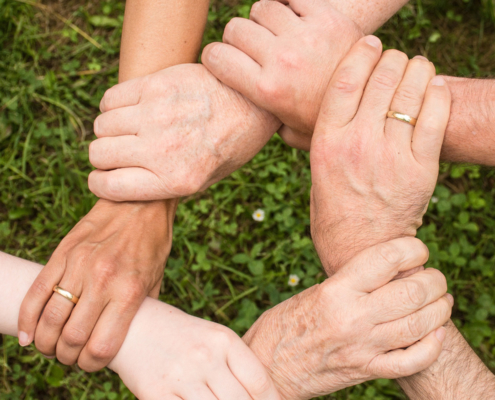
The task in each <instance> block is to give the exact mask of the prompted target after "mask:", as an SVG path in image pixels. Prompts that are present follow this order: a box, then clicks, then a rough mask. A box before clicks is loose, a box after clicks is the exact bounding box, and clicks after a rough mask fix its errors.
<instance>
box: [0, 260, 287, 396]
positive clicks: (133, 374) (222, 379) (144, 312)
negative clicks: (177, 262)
mask: <svg viewBox="0 0 495 400" xmlns="http://www.w3.org/2000/svg"><path fill="white" fill-rule="evenodd" d="M40 271H42V266H40V265H38V264H35V263H32V262H29V261H26V260H22V259H19V258H17V257H13V256H10V255H7V254H5V253H0V315H1V318H0V333H2V334H8V335H16V333H17V330H18V327H17V320H18V314H19V309H20V305H21V302H22V299H23V296H24V295H25V293H26V292H27V290H28V289H29V287H30V285H31V284H32V282H33V281H34V280H35V279H36V276H37V275H38V274H39V273H40ZM109 368H111V369H112V370H114V371H115V372H117V373H118V374H119V375H120V377H121V378H122V380H123V381H124V383H125V384H126V386H127V387H128V388H129V389H130V390H131V391H132V392H133V393H134V394H135V395H136V396H137V397H138V398H140V399H142V400H155V399H156V400H158V399H160V400H161V399H165V400H172V399H174V400H177V399H182V400H197V399H205V400H232V399H239V400H255V399H256V400H258V399H259V400H279V399H280V397H279V394H278V393H277V390H276V388H275V386H274V384H273V382H272V380H271V378H270V376H269V374H268V372H267V370H266V369H265V367H264V366H263V365H262V364H261V362H260V361H259V360H258V359H257V358H256V356H255V355H254V354H253V352H252V351H251V350H249V348H248V347H247V346H246V344H245V343H244V342H243V341H242V340H241V338H239V337H238V336H237V335H236V334H235V333H234V332H233V331H231V330H230V329H228V328H226V327H224V326H222V325H219V324H215V323H212V322H208V321H205V320H202V319H199V318H195V317H192V316H190V315H187V314H185V313H184V312H182V311H180V310H178V309H176V308H174V307H171V306H169V305H167V304H164V303H162V302H160V301H158V300H155V299H152V298H149V297H148V298H146V299H145V301H144V302H142V304H141V305H140V307H139V309H138V311H137V313H136V315H135V316H134V319H133V320H132V324H131V326H130V328H129V331H128V333H127V335H126V337H125V340H124V342H123V345H122V346H121V348H120V349H119V350H118V353H117V355H116V357H115V358H114V359H113V360H112V361H111V362H110V363H109Z"/></svg>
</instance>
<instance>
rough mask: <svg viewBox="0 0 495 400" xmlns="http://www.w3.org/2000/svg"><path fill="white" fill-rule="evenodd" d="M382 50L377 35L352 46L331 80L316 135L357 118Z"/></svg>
mask: <svg viewBox="0 0 495 400" xmlns="http://www.w3.org/2000/svg"><path fill="white" fill-rule="evenodd" d="M381 51H382V44H381V41H380V39H378V38H377V37H376V36H366V37H364V38H362V39H360V40H359V41H358V42H357V43H356V44H355V45H354V46H353V47H352V49H351V50H350V52H349V53H348V55H347V56H346V57H345V58H344V59H343V60H342V62H341V63H340V65H339V66H338V67H337V70H336V71H335V73H334V75H333V77H332V79H331V80H330V83H329V85H328V89H327V93H326V95H325V99H324V101H323V104H322V107H321V110H320V115H319V117H318V122H317V128H316V129H315V135H318V134H324V133H325V131H326V128H328V127H329V126H332V127H338V128H341V127H344V126H345V125H347V124H348V123H349V122H350V121H351V120H352V119H353V118H354V116H355V115H356V113H357V111H358V108H359V104H360V103H361V98H362V97H363V92H364V90H365V88H366V85H367V83H368V80H369V78H370V76H371V74H372V73H373V70H374V69H375V66H376V64H377V63H378V61H379V60H380V54H381Z"/></svg>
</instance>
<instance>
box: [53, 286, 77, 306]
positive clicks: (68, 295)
mask: <svg viewBox="0 0 495 400" xmlns="http://www.w3.org/2000/svg"><path fill="white" fill-rule="evenodd" d="M53 291H54V292H55V293H58V294H59V295H60V296H63V297H65V298H66V299H67V300H70V301H72V302H73V303H74V304H77V302H78V301H79V297H77V296H74V295H73V294H72V293H70V292H68V291H67V290H65V289H62V288H61V287H60V286H58V285H55V286H54V287H53Z"/></svg>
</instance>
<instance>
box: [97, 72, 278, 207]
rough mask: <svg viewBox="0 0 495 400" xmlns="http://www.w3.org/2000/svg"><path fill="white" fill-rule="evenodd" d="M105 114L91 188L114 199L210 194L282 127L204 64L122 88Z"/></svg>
mask: <svg viewBox="0 0 495 400" xmlns="http://www.w3.org/2000/svg"><path fill="white" fill-rule="evenodd" d="M101 109H102V111H103V114H102V115H100V116H99V117H98V118H97V119H96V121H95V134H96V136H97V137H98V139H97V140H95V141H94V142H93V143H91V146H90V149H89V157H90V161H91V163H92V164H93V165H94V166H95V167H96V168H98V170H97V171H93V172H92V173H91V174H90V176H89V187H90V189H91V191H92V192H93V193H94V194H96V195H97V196H99V197H102V198H105V199H108V200H114V201H123V200H128V201H132V200H157V199H168V198H175V197H181V196H187V195H191V194H194V193H196V192H197V191H200V190H204V189H206V188H207V187H209V186H210V185H212V184H213V183H215V182H217V181H219V180H221V179H223V178H224V177H226V176H227V175H229V174H230V173H232V172H233V171H235V170H236V169H237V168H239V167H240V166H242V165H244V164H245V163H246V162H248V161H249V160H251V158H252V157H254V156H255V155H256V154H257V153H258V151H259V150H260V149H261V148H262V147H263V146H264V145H265V144H266V142H267V141H268V140H269V139H270V138H271V136H272V135H273V133H274V132H275V131H276V130H277V128H278V127H279V126H280V121H278V120H277V119H276V118H275V117H273V116H272V115H270V114H269V113H268V112H266V111H262V110H260V109H259V108H257V107H256V106H255V105H254V104H252V103H251V102H249V101H248V100H246V99H245V98H244V97H243V96H241V95H240V94H239V93H237V92H235V91H234V90H232V89H230V88H228V87H227V86H225V85H223V84H222V83H220V82H219V81H218V80H217V79H216V78H215V77H214V76H213V75H212V74H211V73H209V72H208V70H207V69H206V68H205V67H203V66H202V65H198V64H188V65H187V64H186V65H180V66H176V67H171V68H168V69H165V70H163V71H160V72H158V73H155V74H153V75H149V76H147V77H144V78H138V79H134V80H132V81H127V82H124V83H122V84H119V85H117V86H114V87H113V88H111V89H110V90H108V91H107V92H106V93H105V96H104V97H103V99H102V102H101Z"/></svg>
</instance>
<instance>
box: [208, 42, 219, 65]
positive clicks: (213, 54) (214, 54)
mask: <svg viewBox="0 0 495 400" xmlns="http://www.w3.org/2000/svg"><path fill="white" fill-rule="evenodd" d="M219 54H220V45H219V44H214V45H213V46H211V47H210V51H209V52H208V61H210V62H216V61H217V60H218V55H219Z"/></svg>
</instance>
